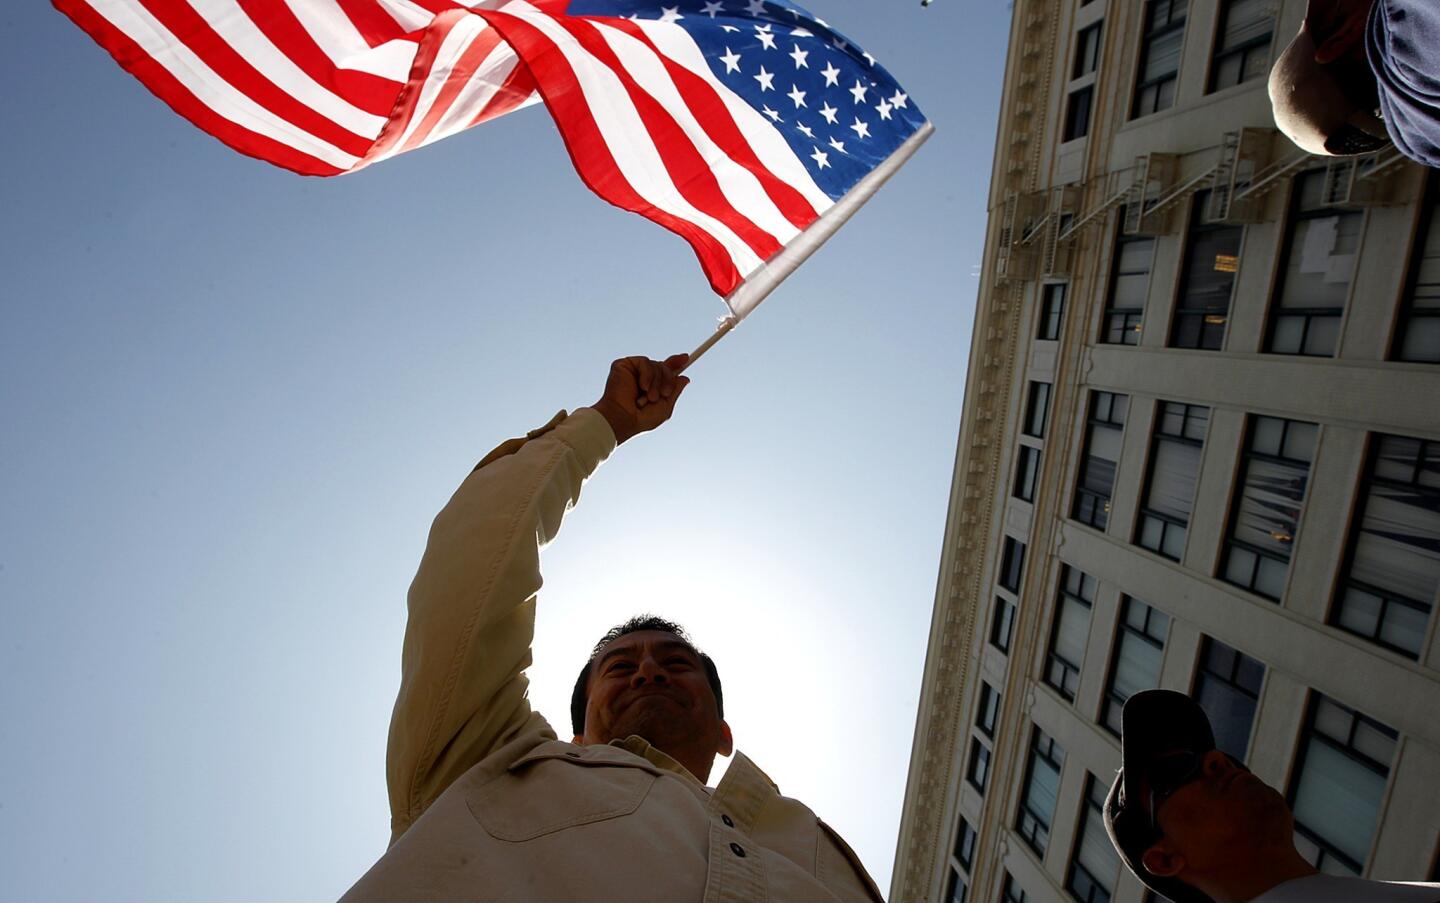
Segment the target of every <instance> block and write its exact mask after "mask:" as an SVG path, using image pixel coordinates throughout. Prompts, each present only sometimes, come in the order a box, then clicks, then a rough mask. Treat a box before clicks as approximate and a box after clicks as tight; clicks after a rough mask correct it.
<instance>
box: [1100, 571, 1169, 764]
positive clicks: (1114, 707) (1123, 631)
mask: <svg viewBox="0 0 1440 903" xmlns="http://www.w3.org/2000/svg"><path fill="white" fill-rule="evenodd" d="M1169 632H1170V616H1169V615H1167V614H1165V613H1164V612H1163V611H1159V610H1158V609H1155V608H1153V607H1151V606H1149V605H1146V604H1145V603H1144V602H1141V601H1140V600H1139V599H1132V598H1130V597H1129V596H1126V597H1125V599H1124V604H1123V605H1121V607H1120V631H1119V633H1118V634H1117V635H1116V637H1115V652H1114V654H1113V656H1112V657H1111V659H1110V678H1109V680H1107V681H1106V686H1105V702H1104V704H1103V707H1102V711H1101V713H1100V721H1101V723H1102V724H1104V725H1105V727H1107V728H1108V729H1109V730H1110V733H1112V734H1114V735H1115V736H1117V737H1118V736H1120V712H1121V710H1122V709H1124V708H1125V700H1127V699H1129V698H1130V697H1131V696H1133V695H1134V694H1136V693H1138V692H1140V691H1141V690H1148V689H1150V688H1151V687H1154V686H1156V685H1157V684H1159V683H1160V662H1161V660H1162V659H1163V658H1164V657H1165V636H1166V634H1168V633H1169Z"/></svg>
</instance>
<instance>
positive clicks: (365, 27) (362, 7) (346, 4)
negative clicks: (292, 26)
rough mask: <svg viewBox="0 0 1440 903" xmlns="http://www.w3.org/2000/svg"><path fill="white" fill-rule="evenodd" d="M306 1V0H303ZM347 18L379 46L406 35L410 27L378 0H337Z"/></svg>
mask: <svg viewBox="0 0 1440 903" xmlns="http://www.w3.org/2000/svg"><path fill="white" fill-rule="evenodd" d="M301 2H304V0H301ZM335 3H336V4H338V5H339V7H340V10H341V11H342V12H343V13H344V14H345V18H347V19H349V20H350V23H351V24H352V25H354V26H355V30H356V31H357V32H359V33H360V36H361V37H362V38H364V40H365V43H367V44H369V45H370V46H371V47H378V46H380V45H381V44H384V43H385V42H386V41H393V40H395V39H396V38H400V37H404V36H405V34H406V33H407V32H408V31H409V29H406V28H404V27H403V26H401V24H400V23H399V22H397V21H395V17H394V16H392V15H390V13H388V12H387V11H386V10H385V9H384V8H383V7H381V5H380V4H379V3H378V2H376V0H335Z"/></svg>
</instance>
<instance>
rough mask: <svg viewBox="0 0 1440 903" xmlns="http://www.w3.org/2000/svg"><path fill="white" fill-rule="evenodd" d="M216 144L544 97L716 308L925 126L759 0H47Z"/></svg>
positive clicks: (904, 155)
mask: <svg viewBox="0 0 1440 903" xmlns="http://www.w3.org/2000/svg"><path fill="white" fill-rule="evenodd" d="M55 5H56V6H57V7H58V8H59V9H60V10H61V11H63V12H64V13H66V14H67V15H69V16H70V17H71V18H72V19H73V20H74V21H75V22H76V23H77V24H79V25H80V26H81V27H82V28H84V29H85V30H86V31H87V32H89V33H90V34H91V36H92V37H94V38H95V40H96V41H97V42H99V43H100V44H101V45H102V46H103V47H105V48H106V49H107V50H108V51H110V53H111V54H112V55H114V57H115V58H116V60H117V61H118V62H119V63H120V64H121V65H122V66H123V67H125V68H126V69H128V70H129V71H130V72H131V73H132V74H134V75H135V76H136V77H137V78H139V79H140V80H141V81H142V82H143V83H144V84H145V85H146V87H148V88H149V89H150V90H151V91H153V92H154V93H155V94H157V95H158V96H159V97H160V98H161V99H163V100H164V101H165V102H166V103H168V104H169V105H170V106H171V107H173V108H174V109H175V110H176V111H177V112H179V113H180V114H181V115H183V116H185V117H186V118H188V119H189V120H190V121H191V122H193V123H195V124H196V125H197V126H199V127H200V128H202V129H204V130H205V131H207V132H209V133H210V134H212V135H214V136H215V137H216V138H219V139H220V140H221V141H223V142H225V143H226V144H228V145H229V146H231V147H232V148H234V149H236V150H238V151H240V152H242V153H245V154H249V155H251V156H255V157H259V158H260V159H262V160H266V161H268V162H270V163H273V164H275V165H277V166H281V167H284V168H286V169H290V170H293V171H295V172H298V173H302V174H305V175H319V176H329V175H338V174H342V173H347V172H353V171H354V170H357V169H361V168H363V167H365V166H368V165H370V164H372V163H375V162H376V161H379V160H382V159H384V158H386V157H389V156H393V155H395V154H398V153H403V152H405V151H408V150H413V149H414V148H417V147H420V146H422V145H425V144H428V143H430V142H432V141H436V140H438V139H440V138H444V137H447V136H449V135H453V134H455V133H456V132H459V131H462V130H464V129H466V128H469V127H470V126H473V125H476V124H478V123H480V122H484V121H485V120H487V119H493V118H495V117H497V116H500V115H503V114H505V113H508V112H510V111H512V110H515V109H518V108H520V107H522V106H526V105H528V104H530V103H533V102H535V101H536V100H543V101H544V103H545V105H546V107H547V108H548V109H549V110H550V113H551V115H552V116H553V117H554V119H555V122H556V124H557V126H558V127H559V129H560V133H561V135H562V137H563V138H564V140H565V144H566V147H567V148H568V150H569V152H570V157H571V159H572V161H573V162H574V164H575V168H576V170H577V172H578V173H579V174H580V178H581V179H582V180H584V182H585V184H586V185H588V186H589V187H590V189H591V190H592V191H594V192H595V193H596V194H598V195H600V196H601V197H602V198H604V199H605V200H607V201H609V202H610V203H612V204H614V205H616V206H618V207H622V208H624V209H626V210H631V211H634V212H636V213H639V214H641V215H642V216H645V217H647V218H649V219H651V220H653V221H654V222H656V223H658V224H660V225H661V226H664V227H665V228H667V229H669V230H670V231H672V232H674V233H676V234H677V235H680V236H681V237H682V238H684V239H685V240H686V241H688V242H689V243H690V245H691V247H692V248H694V250H695V253H696V255H697V256H698V257H699V260H700V265H701V267H702V268H703V270H704V272H705V275H706V278H707V279H708V280H709V281H710V285H711V287H712V288H713V289H714V290H715V291H716V292H717V293H718V294H720V295H721V296H723V297H724V298H725V299H726V302H727V304H728V305H729V306H730V310H731V313H732V314H733V319H732V321H731V322H732V323H733V322H734V321H735V320H738V319H739V318H742V317H744V316H745V315H746V314H747V313H749V311H750V310H752V309H753V308H754V307H755V305H756V304H758V303H759V302H760V300H762V299H763V298H764V296H765V295H766V294H768V293H769V291H770V290H771V289H772V288H773V287H774V286H775V285H776V284H778V283H779V281H780V280H782V279H784V278H785V276H787V275H789V273H790V272H791V271H793V270H794V268H795V267H796V266H798V265H799V263H800V262H802V261H803V260H804V259H805V258H806V257H808V256H809V254H810V253H811V252H813V251H814V250H815V248H817V247H818V246H819V245H820V244H821V243H822V242H823V241H824V240H825V239H826V238H828V237H829V235H830V234H832V233H833V232H834V230H835V229H836V228H838V227H839V226H840V224H842V223H843V222H844V221H845V220H846V219H848V218H849V216H850V215H851V214H853V213H854V211H855V210H856V209H857V208H858V207H859V206H860V205H861V204H863V203H864V202H865V201H866V200H867V199H868V198H869V197H870V195H871V194H873V193H874V191H875V190H876V189H877V188H878V187H879V186H880V184H881V183H883V182H884V180H885V179H886V178H888V177H889V175H890V174H891V173H893V172H894V170H895V169H897V168H898V167H899V166H900V165H901V164H902V163H903V162H904V161H905V160H906V159H908V158H909V156H910V155H911V154H912V153H913V152H914V151H915V149H916V148H917V147H918V146H919V144H920V143H921V142H923V141H924V140H925V138H926V137H928V135H929V133H930V131H931V126H930V124H929V123H928V122H927V121H926V120H925V117H924V116H923V115H922V114H921V113H920V111H919V109H918V108H917V107H916V105H915V104H914V102H913V101H911V100H910V98H909V97H908V96H907V95H906V94H905V92H904V90H903V89H902V88H901V87H900V85H899V84H898V83H896V82H895V80H894V79H893V78H891V76H890V75H889V73H887V72H886V71H885V70H884V69H883V68H882V67H881V66H880V65H879V64H878V63H877V62H876V60H875V58H874V57H872V56H871V55H870V54H868V53H866V52H864V51H863V50H861V49H860V47H858V46H857V45H855V44H853V43H851V42H850V41H849V40H848V39H847V38H845V37H844V36H843V35H841V34H840V33H839V32H837V31H835V30H834V29H832V28H831V27H830V26H829V25H828V24H827V23H825V22H824V21H822V20H820V19H818V18H816V17H814V16H813V15H811V14H810V13H809V12H807V11H805V10H804V9H802V8H800V7H798V6H795V5H793V4H789V3H778V2H774V0H671V2H669V3H656V2H645V0H570V2H566V0H483V2H479V3H474V4H469V5H467V4H462V3H458V2H455V0H55Z"/></svg>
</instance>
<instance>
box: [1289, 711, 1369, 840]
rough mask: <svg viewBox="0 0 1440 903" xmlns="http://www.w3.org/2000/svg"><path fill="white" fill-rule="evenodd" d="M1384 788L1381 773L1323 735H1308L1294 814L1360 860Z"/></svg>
mask: <svg viewBox="0 0 1440 903" xmlns="http://www.w3.org/2000/svg"><path fill="white" fill-rule="evenodd" d="M1384 793H1385V777H1384V776H1382V775H1379V774H1376V773H1375V772H1373V771H1371V770H1370V769H1368V768H1366V767H1365V766H1363V765H1361V764H1359V763H1358V762H1355V761H1354V760H1353V759H1350V758H1348V757H1347V756H1346V755H1345V754H1344V753H1343V752H1341V751H1340V750H1338V749H1335V748H1334V747H1332V746H1330V745H1329V744H1327V743H1324V742H1323V741H1320V740H1311V741H1309V743H1308V744H1307V745H1306V750H1305V766H1304V770H1303V771H1302V772H1301V775H1300V782H1299V784H1298V786H1297V787H1296V790H1295V805H1294V810H1295V819H1296V821H1298V822H1300V823H1301V824H1303V825H1304V826H1305V827H1306V828H1308V829H1310V830H1311V831H1312V832H1315V833H1318V834H1320V835H1321V836H1322V837H1323V838H1324V839H1325V840H1327V841H1329V842H1330V843H1331V844H1333V845H1334V846H1335V847H1337V848H1338V849H1339V851H1340V852H1341V853H1343V854H1345V855H1346V856H1348V857H1349V858H1350V859H1352V860H1354V861H1355V862H1357V863H1363V862H1364V861H1365V859H1366V857H1367V856H1368V855H1369V854H1370V838H1371V837H1372V836H1373V835H1374V833H1375V822H1376V819H1377V818H1378V816H1379V814H1380V799H1381V797H1382V796H1383V795H1384Z"/></svg>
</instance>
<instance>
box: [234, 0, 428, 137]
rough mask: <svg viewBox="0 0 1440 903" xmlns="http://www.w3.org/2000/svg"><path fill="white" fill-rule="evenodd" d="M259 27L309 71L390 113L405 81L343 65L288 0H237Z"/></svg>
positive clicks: (379, 112) (373, 110) (364, 104)
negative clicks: (315, 37) (321, 47)
mask: <svg viewBox="0 0 1440 903" xmlns="http://www.w3.org/2000/svg"><path fill="white" fill-rule="evenodd" d="M235 2H237V3H238V4H239V5H240V8H241V9H242V10H244V11H245V14H246V15H247V16H249V17H250V21H251V22H254V23H255V27H256V28H258V29H260V30H261V31H262V32H264V33H265V37H267V38H269V39H270V43H272V44H274V45H275V47H276V49H278V50H279V51H280V52H281V53H283V54H285V55H286V56H287V57H289V58H290V60H291V62H293V63H294V64H295V65H296V66H299V67H300V68H301V69H302V70H303V71H304V72H305V74H306V75H308V76H310V77H311V78H313V79H315V81H316V82H318V83H319V84H321V85H324V86H325V87H327V88H329V89H330V90H331V91H333V92H335V93H336V94H338V95H339V96H341V97H343V98H345V100H347V101H349V102H350V103H351V104H352V105H354V106H356V107H358V108H360V109H362V110H364V111H365V112H367V113H369V114H371V115H372V116H388V115H390V110H391V108H392V107H393V106H394V105H395V95H396V94H399V93H400V89H401V88H403V87H404V82H398V81H394V80H392V79H388V78H385V77H383V76H379V75H374V74H372V73H369V72H357V71H355V70H354V69H341V68H339V67H337V66H336V65H335V61H334V60H332V59H330V57H329V56H328V55H326V53H325V51H324V50H322V49H320V45H319V44H317V43H315V39H314V38H313V37H311V36H310V32H308V31H306V30H305V26H304V25H303V24H301V22H300V20H299V19H298V18H296V17H295V13H293V12H291V11H290V7H289V6H287V5H286V4H285V3H284V0H235Z"/></svg>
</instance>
